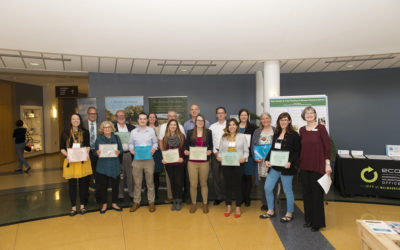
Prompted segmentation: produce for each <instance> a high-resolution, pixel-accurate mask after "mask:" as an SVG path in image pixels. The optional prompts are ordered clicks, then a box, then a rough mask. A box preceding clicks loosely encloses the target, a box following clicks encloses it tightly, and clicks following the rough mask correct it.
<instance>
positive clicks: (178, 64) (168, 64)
mask: <svg viewBox="0 0 400 250" xmlns="http://www.w3.org/2000/svg"><path fill="white" fill-rule="evenodd" d="M157 66H178V67H179V66H185V67H191V66H208V67H214V66H217V65H216V64H195V63H190V64H189V63H182V64H180V63H158V64H157Z"/></svg>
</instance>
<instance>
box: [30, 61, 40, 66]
mask: <svg viewBox="0 0 400 250" xmlns="http://www.w3.org/2000/svg"><path fill="white" fill-rule="evenodd" d="M29 64H30V65H32V66H40V63H35V62H30V63H29Z"/></svg>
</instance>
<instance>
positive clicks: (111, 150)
mask: <svg viewBox="0 0 400 250" xmlns="http://www.w3.org/2000/svg"><path fill="white" fill-rule="evenodd" d="M99 149H100V155H99V157H100V158H114V157H117V155H116V154H115V150H118V144H99Z"/></svg>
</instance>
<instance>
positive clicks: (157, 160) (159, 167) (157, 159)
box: [147, 113, 164, 200]
mask: <svg viewBox="0 0 400 250" xmlns="http://www.w3.org/2000/svg"><path fill="white" fill-rule="evenodd" d="M147 126H148V127H149V128H152V129H154V132H155V133H156V136H157V138H158V135H159V134H160V124H159V123H158V118H157V115H156V113H149V114H148V115H147ZM153 159H154V174H153V179H154V192H155V196H156V200H158V188H159V187H160V174H161V173H162V171H163V170H164V165H163V164H162V163H161V160H162V155H161V150H160V148H158V149H157V151H156V152H155V153H154V155H153Z"/></svg>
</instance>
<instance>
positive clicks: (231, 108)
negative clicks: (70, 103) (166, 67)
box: [89, 73, 256, 123]
mask: <svg viewBox="0 0 400 250" xmlns="http://www.w3.org/2000/svg"><path fill="white" fill-rule="evenodd" d="M89 96H90V97H96V98H97V107H98V112H99V120H101V121H102V120H104V119H105V113H104V110H105V107H104V97H105V96H144V110H145V111H146V112H147V111H148V99H147V97H149V96H187V97H188V105H189V106H190V104H193V103H196V104H199V105H200V109H201V113H202V114H203V115H204V116H205V117H206V119H207V120H209V121H210V122H211V123H212V122H215V120H216V118H215V108H217V107H219V106H224V107H225V108H226V109H227V113H228V115H230V114H237V112H238V111H239V110H240V109H242V108H247V109H248V110H249V111H250V112H253V113H255V109H256V106H255V76H254V75H229V76H173V75H171V76H169V75H129V74H102V73H90V74H89ZM188 108H189V107H188Z"/></svg>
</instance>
